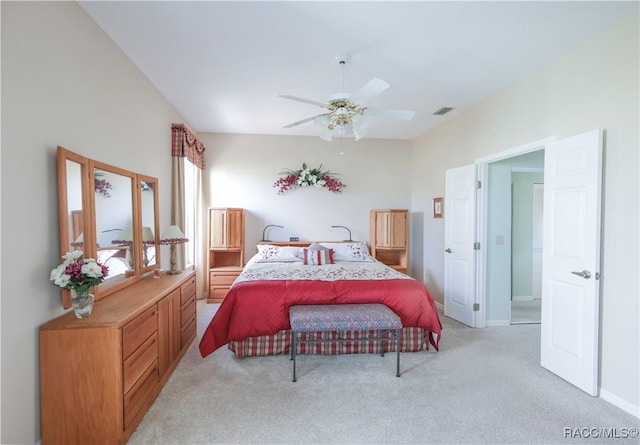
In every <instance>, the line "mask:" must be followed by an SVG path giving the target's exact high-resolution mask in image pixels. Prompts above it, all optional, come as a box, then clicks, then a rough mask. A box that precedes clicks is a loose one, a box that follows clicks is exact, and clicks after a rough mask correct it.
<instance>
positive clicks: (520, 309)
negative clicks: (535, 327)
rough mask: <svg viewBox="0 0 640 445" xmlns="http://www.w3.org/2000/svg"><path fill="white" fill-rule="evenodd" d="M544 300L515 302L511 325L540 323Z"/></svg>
mask: <svg viewBox="0 0 640 445" xmlns="http://www.w3.org/2000/svg"><path fill="white" fill-rule="evenodd" d="M541 305H542V300H540V299H537V300H513V301H512V302H511V323H512V324H517V323H540V312H541Z"/></svg>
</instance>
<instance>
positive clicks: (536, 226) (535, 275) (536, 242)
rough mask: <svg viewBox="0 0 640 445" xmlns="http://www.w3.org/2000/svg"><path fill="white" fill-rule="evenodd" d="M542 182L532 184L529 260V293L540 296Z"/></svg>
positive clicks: (534, 296)
mask: <svg viewBox="0 0 640 445" xmlns="http://www.w3.org/2000/svg"><path fill="white" fill-rule="evenodd" d="M543 194H544V184H533V258H532V260H531V262H532V264H531V295H532V296H533V298H534V299H535V300H539V299H540V298H541V297H542V233H543V231H542V228H543V227H544V226H543V220H542V215H543V203H544V199H543Z"/></svg>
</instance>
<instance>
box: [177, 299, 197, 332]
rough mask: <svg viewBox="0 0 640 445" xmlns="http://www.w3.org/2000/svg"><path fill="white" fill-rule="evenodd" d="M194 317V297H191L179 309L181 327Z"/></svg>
mask: <svg viewBox="0 0 640 445" xmlns="http://www.w3.org/2000/svg"><path fill="white" fill-rule="evenodd" d="M195 315H196V297H195V296H194V297H192V298H191V300H189V301H187V302H186V303H185V304H183V305H182V308H180V319H181V320H182V322H181V323H180V324H181V326H184V325H185V324H186V323H187V322H189V321H190V320H191V318H193V317H194V316H195Z"/></svg>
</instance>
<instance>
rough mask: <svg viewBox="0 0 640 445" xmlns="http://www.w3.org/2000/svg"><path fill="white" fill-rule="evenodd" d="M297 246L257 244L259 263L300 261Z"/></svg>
mask: <svg viewBox="0 0 640 445" xmlns="http://www.w3.org/2000/svg"><path fill="white" fill-rule="evenodd" d="M299 252H300V248H299V247H291V246H273V245H270V244H258V259H257V260H256V261H257V262H259V263H288V262H293V261H297V262H300V261H302V258H300V257H299V256H298V255H299Z"/></svg>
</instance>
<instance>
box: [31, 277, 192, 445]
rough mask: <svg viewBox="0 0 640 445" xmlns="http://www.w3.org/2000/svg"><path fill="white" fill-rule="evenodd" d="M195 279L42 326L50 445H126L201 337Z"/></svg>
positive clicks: (173, 281)
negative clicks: (88, 313) (197, 327)
mask: <svg viewBox="0 0 640 445" xmlns="http://www.w3.org/2000/svg"><path fill="white" fill-rule="evenodd" d="M195 290H196V287H195V273H194V272H183V273H181V274H178V275H165V276H162V277H160V278H153V277H146V278H143V279H141V280H140V281H138V282H137V283H135V284H133V285H131V286H129V287H127V288H125V289H123V290H121V291H118V292H116V293H114V294H113V295H110V296H109V297H107V298H104V299H102V300H99V301H98V302H96V304H95V306H94V308H93V313H92V314H91V316H90V317H88V318H84V319H77V318H76V317H75V315H74V314H73V311H70V312H68V313H67V314H65V315H63V316H61V317H59V318H56V319H54V320H52V321H50V322H48V323H46V324H45V325H43V326H41V327H40V403H41V416H42V444H43V445H47V444H99V443H104V444H123V443H125V442H126V441H127V439H128V438H129V437H130V436H131V434H132V433H133V431H134V430H135V428H136V426H137V425H138V423H139V422H140V420H141V419H142V417H143V416H144V414H145V412H146V411H147V409H148V408H149V406H151V403H152V402H153V400H154V399H155V397H156V395H157V394H158V393H159V392H160V389H162V386H163V385H164V384H165V383H166V381H167V380H168V378H169V376H170V375H171V373H172V372H173V370H174V369H175V367H176V366H177V364H178V362H179V361H180V359H181V358H182V356H183V355H184V353H185V352H186V351H187V348H188V346H189V345H190V344H191V343H192V342H193V340H194V338H195V337H196V302H195V301H196V300H195Z"/></svg>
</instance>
